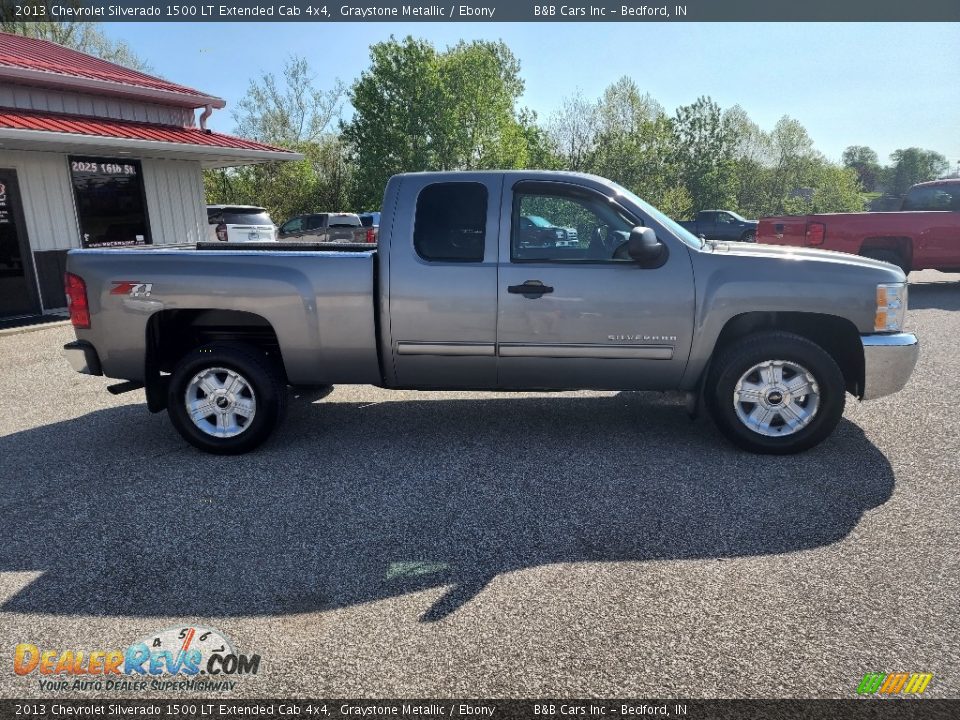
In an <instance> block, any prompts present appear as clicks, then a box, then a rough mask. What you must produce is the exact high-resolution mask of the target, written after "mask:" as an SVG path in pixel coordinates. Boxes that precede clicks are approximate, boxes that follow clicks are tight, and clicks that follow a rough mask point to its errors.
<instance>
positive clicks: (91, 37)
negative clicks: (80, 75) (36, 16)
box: [0, 0, 151, 72]
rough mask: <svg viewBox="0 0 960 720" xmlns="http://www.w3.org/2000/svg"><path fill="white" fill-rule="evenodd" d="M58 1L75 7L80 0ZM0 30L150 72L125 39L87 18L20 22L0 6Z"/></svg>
mask: <svg viewBox="0 0 960 720" xmlns="http://www.w3.org/2000/svg"><path fill="white" fill-rule="evenodd" d="M19 4H20V5H21V6H34V7H38V8H39V7H44V8H46V7H47V5H48V3H46V2H44V1H43V0H27V2H21V3H19ZM60 4H61V5H64V6H67V7H73V8H77V7H80V6H82V5H83V2H82V0H65V2H61V3H60ZM0 31H2V32H7V33H13V34H14V35H22V36H23V37H29V38H37V39H40V40H49V41H51V42H55V43H57V44H58V45H64V46H66V47H68V48H71V49H73V50H79V51H80V52H83V53H87V54H88V55H95V56H96V57H99V58H102V59H104V60H109V61H110V62H113V63H117V64H118V65H123V66H124V67H128V68H132V69H134V70H139V71H141V72H150V71H151V70H150V65H149V64H148V63H147V62H146V61H144V60H143V59H142V58H140V57H139V56H138V55H137V54H136V53H135V52H134V51H133V48H131V47H130V46H129V45H128V44H127V43H125V42H123V41H122V40H111V39H110V38H108V37H107V36H106V34H105V33H104V32H103V26H102V24H101V23H97V22H90V21H89V20H68V21H56V22H54V21H42V22H23V21H22V20H17V19H16V17H15V16H14V15H13V10H12V7H11V8H9V9H3V10H0Z"/></svg>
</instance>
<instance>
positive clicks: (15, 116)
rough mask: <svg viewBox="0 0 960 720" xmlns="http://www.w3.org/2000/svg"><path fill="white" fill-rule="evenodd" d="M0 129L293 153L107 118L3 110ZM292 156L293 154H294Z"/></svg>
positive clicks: (230, 137) (239, 140)
mask: <svg viewBox="0 0 960 720" xmlns="http://www.w3.org/2000/svg"><path fill="white" fill-rule="evenodd" d="M0 128H7V129H12V130H40V131H45V132H56V133H66V134H68V135H90V136H95V137H104V138H123V139H127V140H145V141H148V142H163V143H172V144H178V145H206V146H210V147H218V148H229V149H232V150H259V151H263V152H282V153H290V151H289V150H285V149H283V148H278V147H273V146H272V145H264V144H262V143H258V142H254V141H253V140H246V139H244V138H238V137H234V136H233V135H224V134H221V133H215V132H211V131H206V130H200V129H199V128H183V127H175V126H171V125H156V124H154V123H143V122H131V121H129V120H112V119H105V118H94V117H84V116H80V115H59V114H53V113H41V112H33V111H30V110H17V109H13V108H0ZM291 154H292V153H291Z"/></svg>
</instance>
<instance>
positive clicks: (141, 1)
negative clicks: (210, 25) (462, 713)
mask: <svg viewBox="0 0 960 720" xmlns="http://www.w3.org/2000/svg"><path fill="white" fill-rule="evenodd" d="M0 7H2V11H0V12H2V15H3V19H4V20H7V21H16V22H49V21H77V20H80V21H83V20H89V21H94V22H123V21H133V22H150V21H153V22H224V21H229V22H400V21H407V22H411V21H421V22H448V21H455V22H491V21H492V22H530V21H538V22H539V21H546V22H731V21H736V22H783V21H791V22H827V21H830V22H890V21H902V22H908V21H914V22H923V21H925V22H931V21H941V22H942V21H953V22H957V21H960V2H957V0H914V1H913V2H904V1H903V0H843V2H837V0H803V1H802V2H797V0H646V2H638V1H637V0H613V1H612V0H584V1H582V2H578V1H577V0H574V1H573V2H557V3H549V2H543V1H542V0H541V1H540V2H534V1H533V0H463V1H461V0H456V1H453V0H438V1H437V2H434V3H418V2H403V1H402V0H379V2H369V1H363V0H337V1H336V2H327V1H325V0H226V1H225V2H218V1H217V0H199V1H195V0H180V1H179V2H177V1H176V0H174V1H173V2H167V1H166V0H164V1H157V2H151V1H150V0H0Z"/></svg>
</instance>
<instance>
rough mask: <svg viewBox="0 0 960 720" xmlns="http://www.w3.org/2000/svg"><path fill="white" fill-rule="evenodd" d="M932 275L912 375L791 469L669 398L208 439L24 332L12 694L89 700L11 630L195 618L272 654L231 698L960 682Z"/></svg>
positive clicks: (18, 352)
mask: <svg viewBox="0 0 960 720" xmlns="http://www.w3.org/2000/svg"><path fill="white" fill-rule="evenodd" d="M911 280H912V281H913V282H914V284H913V285H912V287H911V311H910V315H909V321H908V322H909V327H910V329H911V330H913V331H915V332H917V333H918V334H919V335H920V336H921V339H922V353H921V359H920V363H919V365H918V367H917V370H916V372H915V374H914V376H913V378H912V380H911V382H910V384H909V385H908V386H907V388H906V389H905V390H904V392H902V393H900V394H899V395H896V396H894V397H891V398H885V399H883V400H878V401H875V402H872V403H867V404H863V405H860V404H858V403H856V402H855V401H853V400H850V401H849V405H848V408H847V411H846V414H845V419H844V420H843V421H842V423H841V425H840V427H839V428H838V430H837V432H836V433H835V435H834V436H833V437H832V438H830V439H829V440H828V441H827V442H825V443H823V444H822V445H821V446H820V447H818V448H816V449H814V450H812V451H810V452H808V453H806V454H804V455H802V456H796V457H788V458H761V457H755V456H751V455H747V454H743V453H741V452H738V451H736V450H734V449H732V448H731V447H730V446H728V445H727V444H726V443H725V442H724V441H723V440H722V439H721V437H720V436H719V434H718V433H717V431H716V430H715V429H714V428H713V426H712V425H711V424H710V423H709V422H708V421H706V420H704V419H701V420H699V421H696V422H691V421H690V420H689V419H688V418H687V416H686V415H685V413H684V410H683V405H682V402H681V400H680V399H679V398H678V397H675V396H672V395H660V394H655V393H603V392H575V393H560V394H550V395H546V394H521V395H517V394H509V395H508V394H496V393H446V394H444V393H432V392H388V391H384V390H380V389H377V388H373V387H346V386H345V387H338V388H336V389H335V390H334V391H333V392H332V393H331V394H330V395H328V396H327V397H324V398H318V397H315V396H314V397H311V396H304V397H300V398H297V399H296V400H294V401H293V402H292V405H291V410H290V413H289V416H288V418H287V421H286V424H285V425H284V426H283V428H282V429H281V430H280V431H279V433H278V435H277V436H275V438H274V439H273V440H272V441H271V442H270V443H269V444H268V445H266V446H264V447H263V448H262V449H261V450H260V451H258V452H256V453H254V454H251V455H248V456H243V457H234V458H220V457H213V456H208V455H204V454H201V453H199V452H197V451H195V450H193V449H192V448H190V447H189V446H187V445H186V443H184V442H183V441H181V440H180V438H179V437H178V436H177V435H176V433H175V432H174V430H173V429H172V427H171V426H170V424H169V422H168V420H167V418H166V416H165V415H151V414H149V413H148V412H147V411H146V409H145V407H144V404H143V403H144V401H143V395H142V393H140V392H135V393H129V394H126V395H122V396H120V397H113V396H111V395H109V394H107V393H106V392H104V387H105V386H106V385H107V384H109V383H110V382H112V381H108V380H106V379H102V378H87V377H83V376H80V375H77V374H76V373H73V372H72V371H71V370H70V369H69V368H68V366H67V365H66V363H65V362H64V361H63V359H62V357H61V352H60V347H61V346H62V345H63V343H64V342H67V341H68V340H69V339H71V338H72V332H71V330H70V329H69V328H64V327H52V328H46V329H38V330H35V331H32V332H27V333H23V334H16V335H4V336H2V337H0V368H2V370H0V397H2V410H0V456H2V465H0V508H2V516H3V519H4V521H3V522H2V524H0V654H2V655H3V656H4V657H2V658H0V667H3V668H4V670H3V671H2V672H0V696H3V697H42V696H47V697H54V696H61V697H78V693H76V692H50V691H42V690H41V689H40V687H39V685H38V681H37V677H38V676H37V674H36V673H34V674H33V675H31V676H29V677H17V676H15V675H14V674H13V672H11V671H10V668H11V666H12V651H13V647H14V646H15V645H16V644H17V643H22V642H30V643H34V644H36V645H38V646H40V647H42V648H59V649H74V650H76V649H88V650H95V649H112V648H123V647H126V646H127V645H129V644H130V643H132V642H134V641H136V640H138V639H140V638H142V637H144V636H147V635H149V634H151V633H153V632H154V631H157V630H161V629H164V628H169V627H176V626H184V627H185V626H187V625H193V624H196V625H201V626H209V627H214V628H218V629H219V630H221V631H223V632H224V633H225V634H226V635H227V636H229V637H230V638H231V639H232V640H233V642H234V644H235V646H236V647H237V649H238V650H239V651H241V652H243V653H249V654H252V653H257V654H259V655H260V656H261V657H262V664H261V667H260V672H259V674H258V675H256V676H254V677H246V678H242V679H241V680H240V681H239V682H238V685H237V687H236V689H235V690H234V691H233V692H232V693H230V695H229V696H230V697H258V696H259V697H263V696H274V697H284V696H294V697H324V696H325V697H350V696H358V697H398V696H399V697H417V696H420V697H437V698H440V697H456V696H460V697H462V696H473V697H538V696H539V697H543V696H594V697H598V696H599V697H604V696H634V697H658V696H660V697H662V696H685V697H851V696H853V695H854V691H855V689H856V686H857V684H858V683H859V680H860V679H861V678H862V676H863V674H864V673H865V672H868V671H870V672H877V671H882V672H893V671H907V672H913V671H924V672H932V673H933V674H934V679H933V681H932V683H931V684H930V686H929V688H928V690H927V692H926V695H928V696H930V697H957V696H960V642H958V640H960V617H958V598H960V554H958V552H957V550H958V548H960V523H958V519H960V494H958V493H957V490H956V482H957V479H958V476H960V473H958V471H960V459H958V458H960V413H958V412H957V409H956V396H957V392H958V389H960V383H958V380H957V378H958V377H960V358H958V355H957V344H956V339H957V337H958V335H960V275H941V274H939V273H935V272H928V273H919V274H915V275H914V276H913V277H912V278H911ZM165 694H166V695H169V693H165ZM188 694H189V693H188ZM201 695H210V693H201ZM79 696H80V697H93V696H111V697H112V696H124V694H123V693H119V694H116V693H107V692H103V693H97V692H90V693H86V694H83V693H80V694H79ZM128 696H131V697H142V696H143V694H140V693H132V694H128Z"/></svg>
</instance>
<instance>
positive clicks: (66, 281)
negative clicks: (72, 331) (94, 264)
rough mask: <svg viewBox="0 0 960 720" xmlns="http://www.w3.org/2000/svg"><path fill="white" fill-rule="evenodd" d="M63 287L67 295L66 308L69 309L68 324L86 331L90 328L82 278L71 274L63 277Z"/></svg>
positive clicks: (84, 284) (85, 289) (88, 310)
mask: <svg viewBox="0 0 960 720" xmlns="http://www.w3.org/2000/svg"><path fill="white" fill-rule="evenodd" d="M63 286H64V290H65V291H66V293H67V307H68V308H69V309H70V322H72V323H73V326H74V327H75V328H79V329H81V330H86V329H87V328H89V327H90V306H89V305H88V304H87V284H86V283H85V282H84V281H83V278H82V277H80V276H79V275H74V274H73V273H67V274H66V275H64V276H63Z"/></svg>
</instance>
